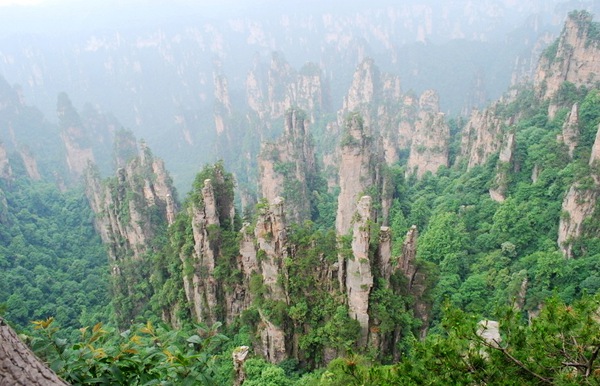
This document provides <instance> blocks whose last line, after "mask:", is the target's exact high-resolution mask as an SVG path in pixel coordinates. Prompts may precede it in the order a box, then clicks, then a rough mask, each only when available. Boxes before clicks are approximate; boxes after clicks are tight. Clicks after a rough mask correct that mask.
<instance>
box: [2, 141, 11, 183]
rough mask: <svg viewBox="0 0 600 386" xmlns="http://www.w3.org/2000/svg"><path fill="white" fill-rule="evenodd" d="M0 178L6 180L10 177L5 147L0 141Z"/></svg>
mask: <svg viewBox="0 0 600 386" xmlns="http://www.w3.org/2000/svg"><path fill="white" fill-rule="evenodd" d="M0 178H3V179H5V180H8V179H10V178H12V168H11V167H10V161H9V159H8V153H7V152H6V148H5V147H4V145H3V144H2V143H1V142H0Z"/></svg>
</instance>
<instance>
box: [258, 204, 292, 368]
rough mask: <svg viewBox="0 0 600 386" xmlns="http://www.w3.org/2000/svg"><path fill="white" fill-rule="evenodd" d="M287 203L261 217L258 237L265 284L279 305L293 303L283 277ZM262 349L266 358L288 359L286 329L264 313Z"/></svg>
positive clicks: (261, 329) (274, 359)
mask: <svg viewBox="0 0 600 386" xmlns="http://www.w3.org/2000/svg"><path fill="white" fill-rule="evenodd" d="M283 206H284V201H283V199H282V198H280V197H278V198H276V199H275V200H274V202H273V203H272V204H271V205H270V207H269V208H268V209H267V210H264V211H263V212H262V213H261V214H260V215H259V218H258V221H257V223H256V228H255V237H256V240H257V243H258V249H259V253H261V255H262V258H261V259H260V260H261V261H260V271H261V274H262V282H263V285H264V286H265V287H266V288H267V292H268V298H269V299H270V300H272V301H276V302H285V303H286V304H289V300H288V299H287V296H286V291H285V289H284V288H283V287H282V286H281V281H280V280H279V276H280V275H283V276H284V277H285V276H287V273H286V270H285V268H284V264H283V261H284V259H285V258H286V257H287V255H288V253H287V231H286V222H285V213H284V208H283ZM260 315H261V325H260V326H259V333H260V336H261V342H262V345H261V350H262V353H263V356H264V357H265V358H267V359H268V360H270V361H271V362H274V363H277V362H281V361H282V360H284V359H286V358H287V350H286V339H285V331H284V329H283V326H278V325H275V324H274V323H273V322H272V321H271V320H269V318H268V317H267V316H266V315H264V313H262V312H261V314H260Z"/></svg>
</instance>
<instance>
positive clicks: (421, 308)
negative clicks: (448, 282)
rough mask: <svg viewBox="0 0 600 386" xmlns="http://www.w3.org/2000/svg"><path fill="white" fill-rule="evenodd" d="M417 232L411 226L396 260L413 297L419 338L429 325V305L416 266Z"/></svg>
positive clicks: (424, 279) (420, 271)
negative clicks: (419, 330) (419, 325)
mask: <svg viewBox="0 0 600 386" xmlns="http://www.w3.org/2000/svg"><path fill="white" fill-rule="evenodd" d="M418 238H419V232H418V230H417V227H416V225H413V226H412V227H411V228H410V229H409V230H408V232H406V236H405V237H404V242H403V243H402V255H401V256H400V257H399V259H398V269H399V270H400V271H401V272H402V273H403V274H404V276H405V277H406V279H407V280H408V287H407V290H408V292H409V293H410V294H412V295H413V296H414V299H415V302H414V305H413V312H414V314H415V317H417V318H418V319H420V320H421V322H422V326H421V337H425V334H426V333H427V328H428V325H429V315H430V309H431V304H430V303H429V302H427V301H426V300H425V296H424V295H425V292H426V291H427V285H426V280H427V277H426V276H425V273H424V272H422V269H420V267H419V266H418V264H417V261H416V258H417V240H418Z"/></svg>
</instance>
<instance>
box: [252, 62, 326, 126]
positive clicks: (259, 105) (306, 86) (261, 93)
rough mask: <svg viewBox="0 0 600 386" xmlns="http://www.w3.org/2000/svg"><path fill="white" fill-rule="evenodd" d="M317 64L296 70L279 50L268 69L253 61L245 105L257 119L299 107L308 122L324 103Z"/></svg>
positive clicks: (264, 119) (277, 114)
mask: <svg viewBox="0 0 600 386" xmlns="http://www.w3.org/2000/svg"><path fill="white" fill-rule="evenodd" d="M322 78H323V76H322V72H321V69H320V68H319V66H318V65H316V64H313V63H308V64H306V65H304V67H302V68H301V69H300V71H296V70H294V69H293V68H292V66H290V64H289V63H288V62H287V61H286V60H285V58H284V57H283V55H281V54H280V53H274V54H273V55H272V57H271V62H270V65H269V66H268V68H267V67H266V66H264V65H263V64H262V63H260V62H256V63H255V65H254V69H253V70H252V71H250V72H249V73H248V76H247V78H246V99H247V103H248V107H250V109H251V110H252V111H253V112H254V113H255V114H256V115H257V116H258V119H259V121H261V122H263V123H264V124H266V125H268V124H270V123H269V121H270V120H273V119H276V118H280V117H282V116H283V115H284V114H285V112H286V111H287V110H288V109H289V108H291V107H297V108H300V109H302V110H304V111H306V113H307V114H308V116H309V117H310V120H311V121H312V122H314V121H315V119H316V117H317V113H318V112H320V111H321V109H322V108H323V103H324V84H323V79H322Z"/></svg>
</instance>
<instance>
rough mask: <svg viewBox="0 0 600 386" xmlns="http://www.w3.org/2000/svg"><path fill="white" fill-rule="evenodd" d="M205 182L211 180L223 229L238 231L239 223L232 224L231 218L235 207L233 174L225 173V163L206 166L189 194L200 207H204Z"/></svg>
mask: <svg viewBox="0 0 600 386" xmlns="http://www.w3.org/2000/svg"><path fill="white" fill-rule="evenodd" d="M205 180H211V184H212V187H213V191H214V195H215V200H216V207H217V213H218V216H219V223H220V225H221V227H222V228H224V229H229V230H238V229H239V223H237V224H236V223H235V222H233V223H232V220H233V219H231V218H230V213H231V210H232V208H233V205H234V188H235V179H234V177H233V174H231V173H229V172H227V171H225V166H224V164H223V161H219V162H217V163H215V164H214V165H206V166H205V167H204V168H203V169H202V170H201V171H200V172H199V173H198V174H197V175H196V178H195V179H194V183H193V188H192V191H191V192H190V194H189V199H190V201H191V202H192V203H194V204H196V205H198V206H202V205H203V198H202V188H203V187H204V181H205Z"/></svg>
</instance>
